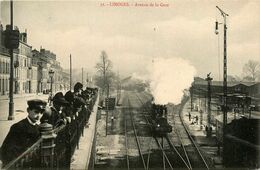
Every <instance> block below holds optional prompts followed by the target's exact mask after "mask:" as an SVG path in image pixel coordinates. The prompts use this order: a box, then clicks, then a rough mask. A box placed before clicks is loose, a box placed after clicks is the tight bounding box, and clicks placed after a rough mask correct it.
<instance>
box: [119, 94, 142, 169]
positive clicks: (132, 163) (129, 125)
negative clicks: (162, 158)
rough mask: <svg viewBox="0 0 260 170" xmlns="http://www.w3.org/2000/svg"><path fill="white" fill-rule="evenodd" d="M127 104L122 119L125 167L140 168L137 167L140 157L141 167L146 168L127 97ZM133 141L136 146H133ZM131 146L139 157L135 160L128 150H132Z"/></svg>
mask: <svg viewBox="0 0 260 170" xmlns="http://www.w3.org/2000/svg"><path fill="white" fill-rule="evenodd" d="M128 105H129V109H128V112H127V113H126V114H125V115H124V116H125V118H124V119H125V145H126V164H127V169H131V168H134V169H135V168H140V167H138V165H140V159H141V164H142V166H143V168H144V169H146V164H145V159H144V154H143V153H142V148H141V145H140V141H139V137H138V135H137V130H136V126H135V122H134V118H133V111H132V106H131V103H130V100H129V99H128ZM129 120H130V121H129ZM133 140H134V141H135V142H134V141H133ZM134 143H135V145H136V146H133V145H134ZM133 148H137V150H138V153H139V158H140V159H136V160H134V159H131V157H130V155H131V153H130V152H131V151H133Z"/></svg>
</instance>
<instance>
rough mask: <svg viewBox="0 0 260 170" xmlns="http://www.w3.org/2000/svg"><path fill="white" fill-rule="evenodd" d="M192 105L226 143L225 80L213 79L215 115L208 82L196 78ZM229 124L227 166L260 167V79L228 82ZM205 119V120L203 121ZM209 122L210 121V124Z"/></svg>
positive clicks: (225, 162)
mask: <svg viewBox="0 0 260 170" xmlns="http://www.w3.org/2000/svg"><path fill="white" fill-rule="evenodd" d="M190 94H191V108H192V109H194V110H198V111H200V116H201V119H203V120H206V121H205V122H207V123H209V122H210V126H211V127H212V129H213V135H215V137H216V139H217V141H218V142H219V143H223V112H222V109H221V108H222V107H221V106H222V105H223V103H222V101H223V82H221V81H212V82H211V100H210V101H211V104H210V111H211V117H210V119H209V117H208V109H209V105H208V100H209V98H208V82H207V81H205V80H204V79H201V78H196V79H195V80H194V82H193V83H192V87H191V88H190ZM227 106H228V110H227V122H226V123H227V124H226V135H225V141H224V142H225V143H223V145H222V146H223V148H224V149H223V153H222V155H223V163H224V166H225V167H227V168H239V169H241V168H242V169H248V168H249V169H259V166H260V164H259V156H260V152H259V151H260V149H259V148H260V145H259V139H260V138H259V129H260V82H227ZM201 122H202V121H201ZM207 123H206V124H207Z"/></svg>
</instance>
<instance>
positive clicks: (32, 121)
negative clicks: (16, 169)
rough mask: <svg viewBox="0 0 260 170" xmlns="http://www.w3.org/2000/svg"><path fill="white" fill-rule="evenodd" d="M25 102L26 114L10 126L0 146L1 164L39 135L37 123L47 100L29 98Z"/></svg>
mask: <svg viewBox="0 0 260 170" xmlns="http://www.w3.org/2000/svg"><path fill="white" fill-rule="evenodd" d="M27 104H28V108H27V112H28V116H27V117H26V118H25V119H23V120H21V121H19V122H18V123H15V124H13V125H12V126H11V128H10V131H9V133H8V134H7V136H6V138H5V140H4V142H3V145H2V147H1V156H2V162H3V166H4V165H6V164H7V163H9V162H10V161H12V160H13V159H15V158H17V157H18V156H19V155H20V154H22V153H23V152H24V151H25V150H26V149H28V148H29V147H30V146H32V145H33V144H34V143H35V142H36V141H37V140H38V139H39V138H40V136H41V135H40V131H39V124H40V119H41V117H42V113H43V112H44V111H45V108H46V104H47V102H45V101H43V100H39V99H35V100H29V101H28V102H27Z"/></svg>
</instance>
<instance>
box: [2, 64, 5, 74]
mask: <svg viewBox="0 0 260 170" xmlns="http://www.w3.org/2000/svg"><path fill="white" fill-rule="evenodd" d="M2 66H3V73H4V74H5V62H3V64H2Z"/></svg>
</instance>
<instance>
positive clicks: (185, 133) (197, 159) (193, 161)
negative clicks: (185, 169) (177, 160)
mask: <svg viewBox="0 0 260 170" xmlns="http://www.w3.org/2000/svg"><path fill="white" fill-rule="evenodd" d="M181 112H182V108H179V110H178V113H175V114H174V124H173V127H174V131H175V133H176V135H177V136H178V140H179V143H180V146H181V148H182V151H183V153H184V155H185V160H186V162H187V164H188V165H189V167H190V169H194V168H203V169H209V167H210V166H209V163H208V161H207V160H206V158H205V157H204V156H203V154H202V153H201V150H200V148H199V146H198V145H197V143H196V142H195V141H194V139H193V138H192V136H191V134H190V132H189V130H188V128H187V126H186V125H185V123H184V120H183V118H182V115H181Z"/></svg>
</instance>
